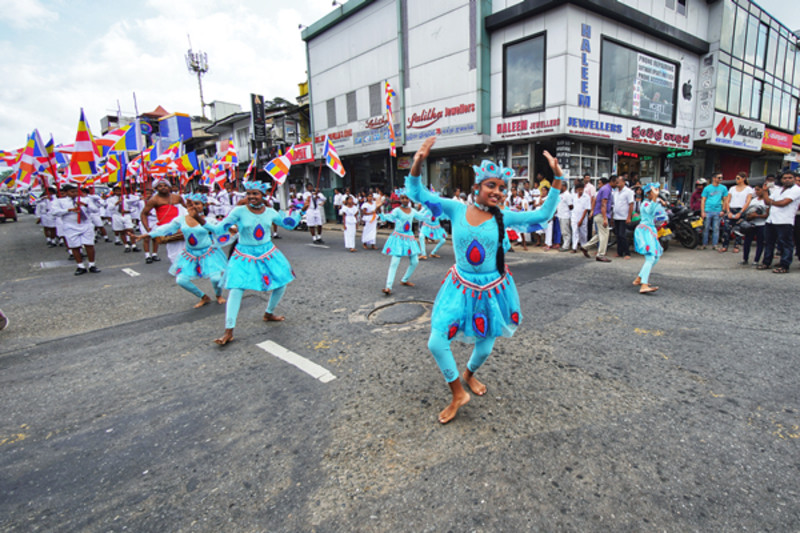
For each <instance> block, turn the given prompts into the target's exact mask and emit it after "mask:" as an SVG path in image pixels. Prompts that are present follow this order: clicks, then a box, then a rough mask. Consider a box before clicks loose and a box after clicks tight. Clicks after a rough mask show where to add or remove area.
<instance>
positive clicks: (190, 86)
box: [0, 0, 331, 149]
mask: <svg viewBox="0 0 800 533" xmlns="http://www.w3.org/2000/svg"><path fill="white" fill-rule="evenodd" d="M4 3H7V2H6V0H0V6H2V5H3V4H4ZM23 3H25V2H23ZM286 5H287V3H285V2H283V1H278V0H272V1H269V2H264V1H258V0H250V1H246V2H244V1H242V2H228V3H224V4H222V3H219V2H212V1H210V0H191V1H190V0H170V1H168V2H163V1H155V0H153V1H151V2H150V3H149V5H147V6H145V7H141V8H137V10H136V12H135V13H136V14H137V16H135V17H128V18H125V19H123V20H118V19H119V17H115V16H107V17H106V18H107V20H105V21H99V22H98V23H96V24H94V25H93V26H91V27H87V25H85V24H81V26H80V27H75V28H71V27H69V25H68V24H67V19H68V17H67V16H66V14H65V13H66V11H63V12H62V17H61V23H60V24H61V26H59V27H58V29H57V30H56V31H58V32H61V33H60V34H57V35H55V37H54V40H55V42H52V41H50V42H48V39H46V38H44V37H43V36H42V34H39V35H37V36H35V37H32V38H31V39H29V40H25V41H24V42H19V41H16V40H15V41H14V42H13V43H12V42H10V41H2V40H0V56H2V57H4V58H5V60H4V61H3V62H0V79H3V80H12V81H11V83H8V82H6V83H3V84H0V149H13V148H17V147H19V146H21V145H22V143H23V142H24V140H25V135H26V134H27V133H28V132H29V131H31V130H32V129H33V128H37V127H38V128H39V129H40V131H41V132H42V133H43V135H45V136H46V135H48V134H49V133H50V132H51V131H52V133H53V134H54V135H55V137H56V142H63V143H69V142H72V141H73V140H74V136H75V131H76V127H77V123H78V117H79V113H80V108H81V107H83V108H84V109H85V111H86V116H87V119H88V120H89V121H90V127H91V129H92V132H93V133H95V134H98V133H99V121H100V118H101V117H102V116H104V115H107V114H115V112H116V111H115V110H116V107H117V100H119V101H120V105H121V108H122V111H123V114H128V113H132V112H133V93H134V92H135V93H136V97H137V101H138V107H139V112H144V111H149V110H152V109H154V108H155V107H156V106H158V105H162V106H163V107H164V108H165V109H167V110H168V111H170V112H174V111H177V112H183V113H188V114H191V115H199V114H200V102H199V93H198V88H197V78H196V76H194V75H192V74H190V73H189V72H188V70H187V68H186V64H185V60H184V55H185V54H186V51H187V49H188V47H189V44H188V41H187V40H186V35H187V34H190V35H191V38H192V46H193V48H194V50H195V51H197V50H202V51H204V52H206V53H207V54H208V60H209V65H210V69H209V72H208V74H207V75H206V76H205V77H204V78H203V92H204V97H205V101H206V102H211V101H212V100H222V101H226V102H234V103H238V104H241V105H242V107H243V108H244V109H248V108H249V95H250V93H251V92H255V93H259V94H263V95H264V96H265V97H266V98H274V97H276V96H281V97H283V98H286V99H288V100H290V101H293V100H294V98H295V97H296V96H297V84H298V83H301V82H303V81H305V78H306V74H305V68H306V66H305V43H303V41H302V40H301V39H300V32H299V31H298V28H297V26H298V24H300V23H302V24H306V25H308V24H311V23H313V22H315V21H317V20H318V19H319V18H321V17H322V16H324V15H325V14H327V13H328V12H329V11H330V9H331V7H330V2H329V1H328V0H296V1H295V2H293V3H292V4H290V5H291V7H288V8H287V7H285V6H286ZM271 6H272V7H271ZM40 7H41V6H40ZM68 8H69V2H67V3H66V4H65V5H64V6H63V9H64V10H66V9H68ZM54 15H55V16H56V17H57V16H58V14H54ZM101 18H102V17H101ZM75 32H83V33H82V35H83V36H85V37H86V38H85V39H81V38H76V37H75V35H76V34H75ZM3 38H4V37H1V36H0V39H3ZM5 38H8V37H5ZM54 46H55V47H56V48H53V47H54Z"/></svg>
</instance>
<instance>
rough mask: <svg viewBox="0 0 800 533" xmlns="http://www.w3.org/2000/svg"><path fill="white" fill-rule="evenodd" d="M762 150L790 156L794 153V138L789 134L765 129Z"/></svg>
mask: <svg viewBox="0 0 800 533" xmlns="http://www.w3.org/2000/svg"><path fill="white" fill-rule="evenodd" d="M761 148H763V149H764V150H769V151H770V152H780V153H782V154H788V153H790V152H791V151H792V136H791V135H790V134H788V133H783V132H780V131H775V130H773V129H770V128H764V140H763V141H762V143H761Z"/></svg>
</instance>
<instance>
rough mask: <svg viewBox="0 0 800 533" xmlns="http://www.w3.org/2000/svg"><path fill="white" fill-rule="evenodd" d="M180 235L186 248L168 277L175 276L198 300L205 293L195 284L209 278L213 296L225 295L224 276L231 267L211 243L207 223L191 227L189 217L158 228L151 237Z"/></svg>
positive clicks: (151, 233) (179, 283) (177, 219)
mask: <svg viewBox="0 0 800 533" xmlns="http://www.w3.org/2000/svg"><path fill="white" fill-rule="evenodd" d="M178 231H180V232H181V233H183V238H184V240H185V241H186V248H185V249H184V251H183V252H181V254H180V255H179V256H178V258H177V259H176V260H175V262H174V263H173V264H172V267H170V269H169V273H170V274H172V275H173V276H175V281H176V282H177V284H178V285H180V286H181V287H183V288H184V289H186V290H187V291H189V292H190V293H192V294H194V295H195V296H197V297H198V298H202V297H203V296H204V294H203V291H201V290H200V289H198V288H197V287H196V286H195V285H194V284H193V283H192V280H195V279H200V278H207V279H209V280H211V284H212V285H213V286H214V294H215V295H216V296H220V295H221V294H222V284H221V281H222V275H223V273H224V272H225V268H226V267H227V266H228V258H227V257H225V253H224V252H223V251H222V250H220V249H219V248H218V247H217V246H214V243H213V241H212V239H211V235H210V234H209V231H211V228H210V226H209V225H208V223H206V224H205V225H203V226H201V225H200V224H197V225H196V226H190V225H189V224H188V223H187V222H186V217H185V216H184V217H177V218H174V219H173V220H172V221H171V222H169V223H167V224H162V225H161V226H158V227H157V228H155V229H154V230H153V231H151V232H150V233H149V235H150V236H151V237H163V236H165V235H171V234H173V233H176V232H178Z"/></svg>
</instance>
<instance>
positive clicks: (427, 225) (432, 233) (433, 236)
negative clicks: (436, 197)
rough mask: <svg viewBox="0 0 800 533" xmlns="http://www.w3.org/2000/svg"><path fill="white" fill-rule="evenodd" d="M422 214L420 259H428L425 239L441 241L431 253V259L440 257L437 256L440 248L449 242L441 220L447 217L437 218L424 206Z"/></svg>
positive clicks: (441, 215) (421, 210) (440, 216)
mask: <svg viewBox="0 0 800 533" xmlns="http://www.w3.org/2000/svg"><path fill="white" fill-rule="evenodd" d="M434 194H435V193H434ZM420 213H421V214H422V222H421V223H420V225H419V248H420V251H421V254H420V256H419V258H420V259H427V258H428V256H427V255H426V254H425V239H430V240H432V241H439V242H438V243H436V246H435V247H434V248H433V251H431V257H439V256H438V255H436V252H438V251H439V248H441V247H442V245H443V244H444V243H445V242H446V241H447V232H446V231H445V230H444V228H443V227H442V224H441V220H442V219H444V218H447V217H446V216H444V215H443V214H440V215H439V216H436V215H434V214H433V213H432V212H431V210H430V209H428V208H427V207H425V206H422V209H420Z"/></svg>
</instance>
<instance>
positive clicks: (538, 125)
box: [497, 118, 561, 138]
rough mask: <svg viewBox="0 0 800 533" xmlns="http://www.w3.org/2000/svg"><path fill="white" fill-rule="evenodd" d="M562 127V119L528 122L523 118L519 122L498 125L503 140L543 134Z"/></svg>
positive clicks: (498, 132)
mask: <svg viewBox="0 0 800 533" xmlns="http://www.w3.org/2000/svg"><path fill="white" fill-rule="evenodd" d="M560 125H561V119H560V118H554V119H550V120H528V119H525V118H523V119H519V120H511V121H507V122H500V123H498V124H497V134H498V135H500V136H501V137H503V138H507V137H524V136H526V135H532V134H535V133H543V132H545V131H555V128H557V127H558V126H560Z"/></svg>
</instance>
